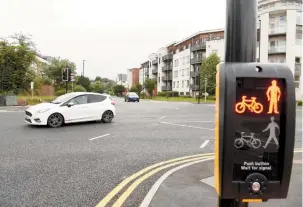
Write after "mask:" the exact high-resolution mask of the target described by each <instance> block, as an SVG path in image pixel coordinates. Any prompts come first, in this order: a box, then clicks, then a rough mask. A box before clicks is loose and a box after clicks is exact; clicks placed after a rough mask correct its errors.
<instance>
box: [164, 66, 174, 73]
mask: <svg viewBox="0 0 303 207" xmlns="http://www.w3.org/2000/svg"><path fill="white" fill-rule="evenodd" d="M172 70H173V67H172V66H171V65H165V66H163V67H162V71H163V72H165V71H172Z"/></svg>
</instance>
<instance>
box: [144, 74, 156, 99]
mask: <svg viewBox="0 0 303 207" xmlns="http://www.w3.org/2000/svg"><path fill="white" fill-rule="evenodd" d="M144 88H146V90H147V92H148V93H149V95H150V96H151V98H152V97H153V90H154V89H155V88H156V83H155V81H154V80H153V79H149V78H147V79H146V80H145V82H144Z"/></svg>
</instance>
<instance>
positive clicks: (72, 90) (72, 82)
mask: <svg viewBox="0 0 303 207" xmlns="http://www.w3.org/2000/svg"><path fill="white" fill-rule="evenodd" d="M72 92H74V81H72Z"/></svg>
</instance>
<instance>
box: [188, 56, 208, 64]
mask: <svg viewBox="0 0 303 207" xmlns="http://www.w3.org/2000/svg"><path fill="white" fill-rule="evenodd" d="M204 59H205V57H195V58H192V59H191V60H190V64H192V65H193V64H201V63H202V61H203V60H204Z"/></svg>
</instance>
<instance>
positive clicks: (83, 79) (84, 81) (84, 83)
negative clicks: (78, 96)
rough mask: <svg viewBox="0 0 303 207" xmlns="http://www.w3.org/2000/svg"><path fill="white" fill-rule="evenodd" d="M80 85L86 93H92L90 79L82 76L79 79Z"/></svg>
mask: <svg viewBox="0 0 303 207" xmlns="http://www.w3.org/2000/svg"><path fill="white" fill-rule="evenodd" d="M77 84H78V85H82V86H83V87H84V88H85V90H86V91H90V87H89V85H90V80H89V78H88V77H85V76H80V77H79V79H78V83H77Z"/></svg>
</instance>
